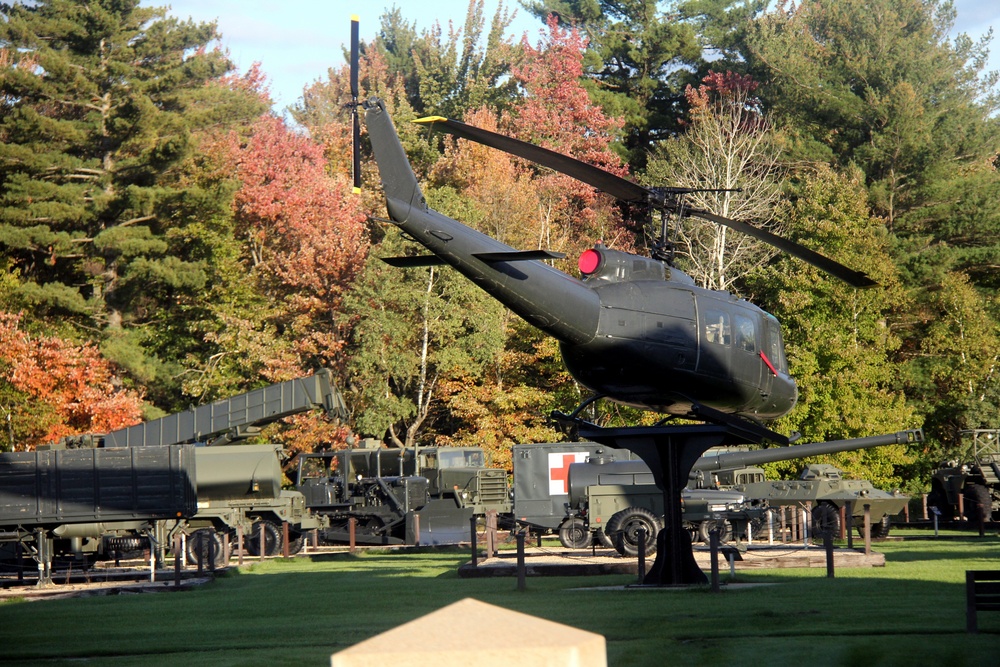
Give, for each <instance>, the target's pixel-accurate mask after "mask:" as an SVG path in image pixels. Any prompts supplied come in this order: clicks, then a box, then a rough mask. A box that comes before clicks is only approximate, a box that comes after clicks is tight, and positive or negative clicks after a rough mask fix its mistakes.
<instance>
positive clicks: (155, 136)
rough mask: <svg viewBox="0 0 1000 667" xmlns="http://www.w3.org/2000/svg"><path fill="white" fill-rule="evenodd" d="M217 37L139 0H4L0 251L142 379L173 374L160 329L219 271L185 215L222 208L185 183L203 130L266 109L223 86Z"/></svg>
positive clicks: (45, 302)
mask: <svg viewBox="0 0 1000 667" xmlns="http://www.w3.org/2000/svg"><path fill="white" fill-rule="evenodd" d="M217 36H218V35H217V33H216V30H215V26H214V24H194V23H192V22H190V21H178V20H177V19H173V18H166V13H165V9H163V8H149V7H140V6H139V2H138V0H87V1H81V0H40V1H39V2H34V3H31V4H21V3H17V4H4V5H0V50H2V52H3V54H4V55H3V57H2V58H0V65H3V68H2V70H0V77H2V78H0V104H2V105H3V113H2V115H0V248H2V251H3V253H4V255H5V256H6V258H7V259H8V265H7V270H8V271H10V272H11V273H12V274H13V275H14V276H16V279H17V281H18V285H17V288H16V290H15V291H14V294H13V295H12V298H13V299H14V301H16V305H18V306H20V307H23V308H30V309H31V310H32V311H33V313H34V315H36V316H43V317H46V318H49V319H50V320H51V321H60V322H64V323H68V324H71V325H73V326H74V327H75V328H76V329H77V333H76V335H79V332H86V335H88V336H90V337H93V338H95V339H99V340H101V339H103V340H104V342H105V343H106V345H105V346H104V347H103V349H104V351H105V354H107V355H108V356H110V357H111V358H112V360H114V361H116V362H118V363H120V364H122V365H123V366H125V367H127V368H128V369H129V370H130V371H131V372H132V374H133V377H135V378H137V379H140V380H149V381H152V380H153V378H155V377H157V376H161V377H162V376H164V375H166V373H164V370H163V368H162V367H161V366H162V363H163V362H165V361H167V360H164V359H157V358H155V357H156V355H155V354H154V353H153V348H155V347H156V343H155V342H153V341H154V339H156V338H158V337H160V334H159V333H157V332H158V331H159V330H160V329H159V327H164V326H166V327H169V326H171V324H172V323H171V314H172V311H173V308H174V307H175V305H176V304H177V303H178V302H179V301H181V300H183V299H184V298H186V297H193V296H195V295H197V294H199V293H200V291H201V290H202V289H203V288H204V287H205V285H206V282H207V279H208V277H209V270H208V267H207V266H206V260H205V258H204V257H199V256H198V255H197V250H196V248H193V247H192V246H191V245H190V241H191V235H190V234H187V233H185V232H184V230H183V227H184V226H185V224H186V223H188V222H193V219H192V217H191V216H192V215H200V214H204V213H205V212H206V211H219V210H220V207H222V206H224V204H220V200H219V199H218V198H217V197H219V196H222V197H224V196H225V195H226V193H224V192H214V193H210V192H206V191H189V190H186V189H185V183H184V178H185V171H186V166H187V165H188V164H189V161H190V159H191V158H192V156H193V154H194V150H195V142H194V138H193V134H192V132H193V131H195V130H197V129H198V128H199V127H205V126H208V125H211V124H214V123H218V122H220V120H221V119H225V120H226V121H227V122H234V121H235V120H238V119H239V118H247V117H252V116H254V115H259V114H260V113H261V112H262V111H263V110H264V109H265V108H266V100H263V99H261V98H260V97H259V96H258V95H256V94H247V93H246V92H245V91H239V90H233V89H232V88H231V87H226V86H224V85H220V84H219V83H217V82H219V81H220V79H221V77H223V75H225V74H226V73H227V72H228V71H229V70H230V69H231V68H232V65H231V63H230V62H229V61H228V59H227V58H226V57H225V56H224V54H222V53H221V52H219V51H217V50H216V51H213V50H208V49H207V48H206V47H207V45H208V44H209V43H210V42H211V41H212V40H213V39H215V38H217ZM12 54H18V55H17V56H16V57H14V56H13V55H12ZM209 84H212V85H209ZM229 194H231V193H229ZM154 396H155V392H154Z"/></svg>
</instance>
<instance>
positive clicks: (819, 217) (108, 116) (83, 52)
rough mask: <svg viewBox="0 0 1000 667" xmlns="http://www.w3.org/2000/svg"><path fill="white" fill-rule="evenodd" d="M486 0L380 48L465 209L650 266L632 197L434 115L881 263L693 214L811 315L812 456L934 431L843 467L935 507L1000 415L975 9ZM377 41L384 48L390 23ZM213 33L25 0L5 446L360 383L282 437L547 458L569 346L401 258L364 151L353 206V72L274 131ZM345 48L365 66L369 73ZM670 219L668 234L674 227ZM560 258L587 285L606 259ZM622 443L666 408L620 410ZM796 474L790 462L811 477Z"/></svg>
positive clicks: (469, 220)
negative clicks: (435, 120) (427, 123)
mask: <svg viewBox="0 0 1000 667" xmlns="http://www.w3.org/2000/svg"><path fill="white" fill-rule="evenodd" d="M484 4H485V3H484V2H483V0H470V3H469V8H468V14H467V16H466V20H465V22H464V24H463V25H462V26H460V27H457V28H452V29H448V30H446V29H444V28H442V27H441V26H440V25H438V24H436V25H434V26H433V27H432V28H430V29H425V30H418V29H417V28H416V23H415V22H412V21H410V20H408V19H407V17H406V16H405V15H404V14H403V11H402V10H399V9H393V10H391V11H388V12H387V13H386V14H385V15H383V17H382V19H381V22H380V25H379V26H378V27H377V29H375V30H373V31H372V32H373V35H372V36H370V37H369V36H367V34H366V33H364V32H363V37H364V39H363V43H362V59H361V87H362V97H367V96H370V95H378V96H379V97H381V98H382V99H384V100H385V101H386V104H387V106H388V108H389V110H390V112H391V113H392V115H393V118H394V120H395V122H396V125H397V128H398V130H399V133H400V136H401V139H402V141H403V143H404V146H405V148H406V149H407V153H408V155H409V156H410V159H411V162H412V164H413V166H414V170H415V171H416V173H417V175H418V177H419V178H420V179H421V182H422V185H423V187H424V191H425V194H426V196H427V198H428V201H429V203H430V204H431V206H433V207H434V208H436V209H437V210H439V211H441V212H442V213H445V214H446V215H449V216H451V217H454V218H456V219H458V220H461V221H463V222H465V223H466V224H469V225H471V226H473V227H476V228H478V229H481V230H482V231H484V232H486V233H488V234H490V235H492V236H494V237H496V238H499V239H500V240H502V241H503V242H505V243H507V244H509V245H512V246H515V247H518V248H522V249H535V248H546V249H551V250H555V251H559V252H565V253H566V254H567V256H568V257H570V258H575V257H576V256H577V255H578V254H579V253H580V252H581V251H582V250H584V249H585V248H587V247H589V246H591V245H593V243H595V242H596V241H598V240H602V241H603V242H604V243H605V244H607V245H610V246H613V247H616V248H621V249H625V250H635V251H639V252H642V251H644V249H646V248H648V246H649V245H650V244H651V243H652V241H653V239H654V236H655V234H656V231H657V230H656V229H653V228H652V225H649V226H648V228H647V226H644V225H638V224H636V223H635V222H634V221H631V220H629V219H627V218H626V217H623V215H622V211H621V209H620V208H619V207H618V206H616V204H615V202H613V201H612V200H610V199H609V198H608V197H606V196H605V195H603V194H601V193H598V192H595V191H594V190H593V189H592V188H589V187H587V186H584V185H582V184H580V183H578V182H575V181H573V180H572V179H570V178H568V177H565V176H562V175H559V174H554V173H552V172H549V171H546V170H543V169H539V168H537V167H536V166H534V165H531V164H527V163H525V162H523V161H521V160H518V159H515V158H511V157H510V156H507V155H505V154H503V153H500V152H498V151H493V150H490V149H488V148H485V147H482V146H477V145H471V144H468V143H467V142H461V141H460V142H456V141H453V140H449V139H446V138H443V137H441V136H438V135H430V134H428V133H427V132H426V130H425V129H422V128H421V127H420V126H418V125H416V124H413V123H410V122H408V121H410V120H413V119H415V118H418V117H421V116H425V115H441V116H448V117H452V118H456V119H461V120H464V121H465V122H467V123H470V124H474V125H478V126H481V127H485V128H487V129H493V130H496V131H500V132H503V133H505V134H509V135H511V136H515V137H517V138H519V139H523V140H526V141H531V142H534V143H537V144H540V145H543V146H546V147H548V148H551V149H553V150H557V151H559V152H562V153H566V154H570V155H573V156H574V157H577V158H579V159H582V160H585V161H587V162H590V163H592V164H595V165H598V166H600V167H602V168H605V169H608V170H611V171H613V172H614V173H617V174H620V175H623V176H628V177H630V178H634V179H636V180H638V181H640V182H642V183H644V184H647V185H655V186H663V185H674V186H685V187H701V188H711V189H721V190H726V191H725V192H705V193H698V194H697V195H695V196H696V197H697V199H696V200H693V201H692V204H693V205H697V206H698V207H699V208H703V209H707V210H710V211H713V212H716V213H717V214H720V215H725V216H727V217H733V218H739V219H742V220H747V221H748V222H751V223H753V224H755V225H759V226H765V227H768V228H769V229H772V230H773V231H776V232H778V233H781V234H783V235H785V236H788V237H790V238H792V239H794V240H796V241H798V242H800V243H803V244H805V245H808V246H811V247H814V248H815V249H817V250H819V251H820V252H822V253H824V254H826V255H828V256H831V257H833V258H835V259H837V260H838V261H840V262H842V263H844V264H847V265H849V266H851V267H852V268H856V269H858V270H862V271H865V272H867V273H868V274H869V275H871V276H872V277H873V278H875V279H876V280H877V281H878V283H879V286H878V287H876V288H874V289H871V290H863V291H858V290H854V289H851V288H849V287H846V286H844V285H841V284H838V283H837V282H836V281H834V280H832V279H830V278H828V277H826V276H824V275H822V274H820V273H819V272H817V271H815V270H814V269H812V268H811V267H809V266H806V265H804V264H803V263H801V262H799V261H797V260H795V259H791V258H788V257H784V256H781V255H779V254H775V253H774V251H772V250H770V249H768V248H766V247H761V246H759V245H757V244H755V243H753V242H751V241H749V240H747V239H746V238H740V237H739V235H738V234H735V233H732V232H728V233H727V232H726V230H724V229H721V228H719V227H716V226H713V225H709V224H702V223H695V222H693V221H690V220H687V219H685V220H679V221H673V223H672V225H671V228H672V232H671V233H672V234H673V240H674V241H675V243H676V244H677V255H678V258H677V262H678V265H679V266H680V267H681V268H682V269H684V270H685V271H687V272H689V273H690V274H691V275H692V276H694V277H695V279H696V280H697V282H698V283H699V284H702V285H705V286H707V287H711V288H713V289H727V290H729V291H732V292H734V293H735V294H738V295H740V296H743V297H745V298H747V299H749V300H752V301H754V302H755V303H757V304H758V305H760V306H761V307H763V308H764V309H765V310H767V311H768V312H771V313H773V314H774V315H775V316H776V317H777V318H778V319H779V320H780V321H781V323H782V326H783V328H784V333H785V339H786V347H787V352H788V356H789V362H790V365H791V369H792V374H793V375H794V376H795V377H796V379H797V380H798V382H799V387H800V392H801V399H800V404H799V406H798V407H797V408H796V409H795V410H794V411H793V412H792V413H790V414H789V415H788V416H786V417H785V418H783V419H782V420H780V421H779V423H777V424H775V425H774V427H775V428H776V429H777V430H779V431H782V432H791V431H799V432H801V433H802V435H803V441H820V440H829V439H840V438H849V437H859V436H865V435H871V434H874V433H882V432H888V431H895V430H900V429H903V428H913V427H918V426H922V427H923V428H924V429H925V433H926V435H927V442H926V443H925V445H924V446H923V448H921V449H919V450H916V451H914V450H909V451H907V450H905V449H903V448H901V447H890V448H877V449H874V450H867V451H865V452H863V453H851V454H843V455H839V456H838V457H837V458H836V462H837V463H838V464H839V465H841V466H842V467H844V468H845V469H846V470H847V471H848V472H850V473H854V474H857V475H858V476H860V477H865V478H868V479H872V480H873V481H875V482H876V483H878V484H882V485H884V486H905V487H906V488H907V489H908V490H910V491H914V492H915V491H919V490H921V489H922V488H923V485H924V484H925V483H926V480H927V476H928V474H929V471H930V470H931V468H932V467H933V466H934V465H935V464H936V463H937V462H938V461H939V460H942V459H944V458H949V457H951V456H954V455H955V454H956V452H957V451H958V449H959V448H960V447H961V446H962V440H961V437H960V433H961V431H962V430H964V429H970V428H992V427H1000V423H998V421H997V415H998V403H1000V382H998V380H997V378H996V365H997V338H998V322H1000V310H998V307H997V294H998V289H1000V280H998V275H1000V274H998V272H997V266H1000V264H998V260H1000V233H998V231H1000V218H998V214H997V207H996V202H997V201H1000V179H998V176H997V158H998V152H1000V128H998V122H1000V121H998V117H997V110H998V101H1000V98H998V93H997V74H996V73H989V72H986V71H984V67H985V62H986V55H987V49H988V47H989V42H990V37H991V35H986V36H983V37H981V38H979V37H977V38H972V37H969V36H966V35H960V36H958V37H954V38H952V37H950V34H951V29H952V26H953V24H954V19H955V11H954V7H953V5H952V3H951V2H950V1H947V0H864V1H863V2H862V0H803V1H802V2H799V3H796V4H791V3H785V2H782V3H779V4H777V5H776V6H773V7H768V5H767V3H765V2H762V1H759V0H668V1H661V2H655V1H653V0H624V1H621V0H619V1H616V2H610V1H603V0H530V1H529V0H525V1H523V2H522V3H521V5H522V6H519V7H518V8H517V9H518V10H519V11H527V12H529V13H530V14H531V15H533V16H535V17H537V18H538V28H539V30H538V32H537V33H536V34H535V35H525V36H524V38H523V39H514V38H511V37H507V36H505V34H506V31H507V28H508V26H509V25H510V22H511V14H512V12H513V11H514V8H510V7H507V6H505V5H504V4H503V3H501V4H500V6H499V7H498V8H497V10H496V12H495V13H493V14H492V15H488V14H487V13H486V11H485V7H484ZM362 29H363V31H365V30H369V27H368V26H363V27H362ZM218 37H219V35H218V33H217V30H216V26H215V25H214V24H200V23H195V22H193V21H190V20H188V21H184V20H179V19H177V18H174V17H170V16H168V15H167V13H166V9H165V8H155V7H146V6H139V3H138V2H137V0H114V1H112V0H40V1H39V2H34V3H13V4H0V112H2V116H0V139H2V141H0V338H2V339H3V340H4V342H5V343H6V344H4V345H3V346H0V413H2V415H0V416H2V417H3V419H4V422H5V429H4V435H3V437H2V438H0V441H2V444H0V447H2V448H3V449H6V450H10V449H25V448H30V447H33V446H35V445H37V444H40V443H43V442H48V441H51V440H52V439H55V438H58V437H60V436H62V435H67V434H70V433H79V432H89V431H101V430H108V429H111V428H117V427H119V426H122V425H126V424H129V423H134V422H135V421H137V420H139V419H142V418H152V417H156V416H159V415H162V414H165V413H169V412H173V411H176V410H180V409H184V408H185V407H187V406H188V405H190V404H192V403H198V402H204V401H210V400H215V399H218V398H223V397H226V396H229V395H232V394H235V393H239V392H241V391H247V390H250V389H253V388H255V387H258V386H261V385H264V384H268V383H272V382H278V381H282V380H286V379H289V378H291V377H296V376H299V375H305V374H308V373H309V372H311V371H312V370H313V369H315V368H318V367H328V368H330V369H332V370H333V371H334V373H335V376H336V378H337V379H338V382H339V384H340V385H341V386H342V387H343V388H344V389H345V390H346V392H347V394H348V396H349V402H350V404H351V406H352V410H353V415H352V419H351V423H350V424H349V425H340V424H328V423H325V422H324V421H323V420H322V419H321V418H319V417H317V416H314V415H307V416H303V417H299V418H295V419H293V420H290V421H289V423H286V424H282V425H280V426H277V427H274V428H276V429H278V430H280V431H281V433H280V434H274V433H269V434H268V435H271V436H275V437H277V435H280V437H281V438H282V439H283V440H284V441H286V442H288V443H289V444H290V445H292V446H293V447H294V448H298V449H314V448H318V447H338V446H343V443H344V442H345V438H346V437H347V435H348V434H349V433H350V432H353V433H355V434H357V435H362V436H374V437H377V438H381V439H383V440H385V441H386V442H388V443H391V444H395V445H403V444H413V443H416V442H419V443H421V444H438V445H448V444H455V445H459V444H477V445H481V446H484V447H486V448H487V449H488V450H489V451H490V452H491V454H492V457H493V462H494V464H497V465H508V466H509V456H510V446H511V445H512V444H513V443H515V442H529V441H551V440H556V439H560V438H562V437H563V436H562V434H560V433H559V432H557V431H556V430H555V429H554V428H553V427H552V425H551V424H550V423H549V422H548V421H547V419H546V415H548V414H549V413H550V412H551V411H552V410H554V409H559V410H568V409H572V408H573V407H575V406H576V405H577V404H578V403H580V402H581V401H582V400H583V399H584V398H586V397H587V396H586V394H585V392H584V390H583V389H582V388H581V387H579V386H578V385H576V384H575V383H574V382H573V380H572V379H571V378H570V377H569V376H568V374H566V373H565V371H564V370H563V368H562V365H561V361H560V359H559V354H558V349H557V344H556V343H555V342H554V341H553V340H551V339H548V338H545V337H543V336H542V335H541V334H539V333H538V332H537V331H535V330H534V329H532V328H531V327H530V326H528V325H527V324H526V323H525V322H523V321H521V320H520V319H518V318H516V317H514V316H513V315H511V314H510V313H509V312H508V311H506V310H505V309H503V308H501V307H500V306H499V305H498V304H496V303H495V302H493V301H492V300H491V299H489V298H487V297H486V296H485V295H484V294H482V293H481V292H480V291H479V290H478V289H477V288H476V287H475V286H474V285H472V284H470V283H469V282H468V281H466V280H464V279H462V278H461V277H459V276H456V275H454V274H453V273H452V272H450V271H449V270H447V269H441V268H440V267H436V268H425V269H407V270H399V269H393V268H391V267H389V266H388V265H386V264H384V263H383V262H381V261H380V260H379V258H380V257H385V256H394V255H399V254H405V253H406V252H407V251H408V248H410V247H411V246H412V245H413V244H412V243H411V242H409V241H407V240H406V239H404V238H401V237H400V236H399V235H398V234H397V233H396V232H395V231H394V230H393V229H392V228H391V226H388V225H386V224H385V223H384V222H380V219H383V218H384V216H385V211H384V203H383V201H382V199H381V192H380V188H379V182H378V172H377V169H376V168H375V166H374V164H373V161H372V160H371V156H370V152H369V151H368V149H367V147H365V148H364V151H363V153H364V155H363V177H364V188H363V189H362V193H361V194H360V195H356V194H354V193H353V192H352V188H351V125H350V117H349V114H348V113H347V112H345V109H344V104H345V100H347V99H349V90H350V87H349V85H348V70H347V65H346V63H330V69H329V72H328V76H327V77H326V78H324V79H322V80H318V81H316V82H314V83H313V84H311V85H310V86H308V87H307V88H306V89H305V90H303V94H302V97H301V98H300V99H299V100H298V101H297V102H296V103H295V104H294V105H293V106H292V107H290V108H289V109H288V110H287V118H282V117H279V116H278V115H277V114H275V113H274V112H273V111H271V110H270V107H271V100H270V98H269V97H268V92H267V85H268V82H267V77H266V74H265V73H264V72H262V71H261V70H260V68H259V67H258V66H254V67H251V68H250V69H249V70H248V71H245V72H238V71H236V70H235V68H234V65H233V63H232V62H231V61H230V60H229V59H228V57H227V55H226V53H225V52H224V51H222V50H220V49H218V48H214V47H213V45H214V44H215V43H216V40H217V39H218ZM345 60H346V59H345ZM657 226H658V223H657ZM556 265H557V266H559V267H560V268H563V269H564V270H566V271H567V272H568V273H573V272H574V268H573V265H572V259H570V260H565V261H564V262H557V263H556ZM591 418H593V419H597V420H599V421H602V422H605V423H618V424H624V423H638V422H649V420H651V419H655V416H653V415H649V414H642V413H637V412H635V411H632V410H630V409H628V408H623V407H621V406H615V405H613V404H608V405H599V406H597V407H595V408H594V411H593V412H592V414H591ZM779 472H790V469H788V468H786V469H784V470H780V469H779Z"/></svg>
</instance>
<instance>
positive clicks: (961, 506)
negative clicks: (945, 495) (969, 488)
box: [958, 493, 965, 518]
mask: <svg viewBox="0 0 1000 667" xmlns="http://www.w3.org/2000/svg"><path fill="white" fill-rule="evenodd" d="M958 516H959V518H962V517H964V516H965V494H964V493H960V494H958Z"/></svg>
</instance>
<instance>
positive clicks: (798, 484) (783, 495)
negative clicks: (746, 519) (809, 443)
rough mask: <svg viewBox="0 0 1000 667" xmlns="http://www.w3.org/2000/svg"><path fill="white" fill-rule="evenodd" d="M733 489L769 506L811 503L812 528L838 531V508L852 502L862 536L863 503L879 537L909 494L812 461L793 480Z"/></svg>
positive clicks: (821, 530) (887, 527)
mask: <svg viewBox="0 0 1000 667" xmlns="http://www.w3.org/2000/svg"><path fill="white" fill-rule="evenodd" d="M731 488H732V489H733V490H734V491H739V492H741V493H743V494H745V495H746V496H747V497H748V498H753V499H758V500H762V501H765V502H766V503H768V504H769V505H771V506H774V507H777V506H781V505H796V506H800V507H804V506H805V504H806V503H810V504H811V505H812V531H813V533H815V534H820V533H823V532H826V531H829V532H831V533H838V532H840V508H841V507H845V506H846V505H847V503H848V502H850V503H851V507H852V511H851V515H852V517H853V523H854V525H855V526H857V529H858V532H859V533H861V535H862V536H863V535H864V523H863V521H862V519H863V517H864V514H865V505H868V506H869V508H870V512H871V536H872V537H873V538H876V539H879V538H883V537H886V536H888V535H889V526H890V521H891V517H892V516H893V515H895V514H899V512H901V511H902V510H903V508H904V507H906V503H907V502H909V500H910V499H909V496H905V495H902V494H900V493H898V492H897V491H893V492H892V493H888V492H886V491H882V490H880V489H876V488H875V487H874V486H873V485H872V483H871V482H869V481H867V480H849V479H844V478H843V476H842V473H841V471H840V469H839V468H837V467H836V466H832V465H829V464H820V463H814V464H810V465H807V466H805V468H803V469H802V473H801V474H800V475H799V478H798V479H796V480H787V481H771V482H767V481H764V482H751V483H749V484H735V485H733V486H732V487H731Z"/></svg>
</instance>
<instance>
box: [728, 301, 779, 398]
mask: <svg viewBox="0 0 1000 667" xmlns="http://www.w3.org/2000/svg"><path fill="white" fill-rule="evenodd" d="M733 333H734V341H733V348H734V353H733V375H735V376H736V378H737V379H738V381H739V382H741V383H743V384H746V385H747V386H749V387H754V388H760V392H761V393H762V394H764V395H767V394H770V393H771V374H770V373H762V372H761V368H762V366H763V364H762V363H761V361H760V354H759V350H760V349H761V348H760V347H759V346H760V335H759V332H758V330H757V321H756V319H755V318H753V317H751V316H750V315H748V314H745V313H739V312H738V313H736V314H735V315H734V316H733ZM762 376H764V379H763V383H762Z"/></svg>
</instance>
